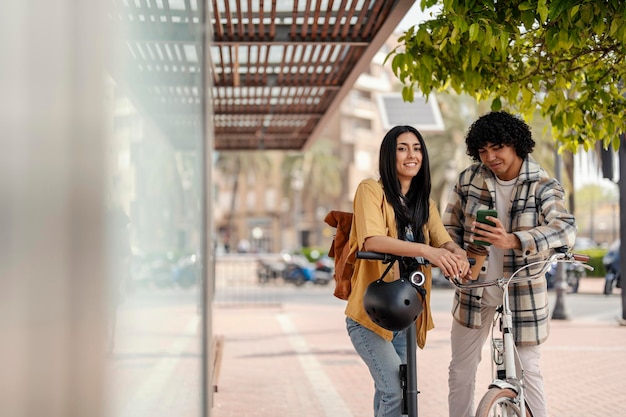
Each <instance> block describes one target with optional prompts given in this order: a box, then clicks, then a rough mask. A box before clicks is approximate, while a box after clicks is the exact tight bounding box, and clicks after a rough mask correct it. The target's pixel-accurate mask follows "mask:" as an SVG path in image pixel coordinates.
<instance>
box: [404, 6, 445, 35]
mask: <svg viewBox="0 0 626 417" xmlns="http://www.w3.org/2000/svg"><path fill="white" fill-rule="evenodd" d="M432 10H436V8H430V9H428V10H427V11H425V12H422V10H421V8H420V0H416V1H415V4H413V7H411V8H410V9H409V11H408V12H407V14H406V16H405V17H404V19H402V20H401V21H400V23H399V24H398V26H397V29H398V30H403V31H404V30H407V29H408V28H410V27H411V26H414V25H416V24H417V23H419V22H423V21H424V20H428V19H430V11H432Z"/></svg>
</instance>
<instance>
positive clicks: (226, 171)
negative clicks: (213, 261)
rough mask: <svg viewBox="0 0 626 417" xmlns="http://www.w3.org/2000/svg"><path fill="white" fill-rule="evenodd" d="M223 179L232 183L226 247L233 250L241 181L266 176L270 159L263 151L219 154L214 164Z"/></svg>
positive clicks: (269, 166)
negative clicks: (250, 177) (254, 176)
mask: <svg viewBox="0 0 626 417" xmlns="http://www.w3.org/2000/svg"><path fill="white" fill-rule="evenodd" d="M215 166H216V167H217V169H218V170H219V171H220V172H221V173H222V175H223V176H224V178H226V179H230V180H231V181H232V191H231V200H230V210H229V213H228V247H229V248H234V247H235V245H236V243H237V242H236V241H235V238H236V237H237V236H235V235H236V233H235V214H236V213H237V196H238V191H239V183H240V181H241V179H242V178H243V179H247V178H248V176H249V175H256V176H259V177H263V176H266V175H267V174H268V173H269V172H270V170H271V167H272V164H271V160H270V157H269V155H268V153H267V152H265V151H226V152H220V153H219V155H218V157H217V161H216V163H215Z"/></svg>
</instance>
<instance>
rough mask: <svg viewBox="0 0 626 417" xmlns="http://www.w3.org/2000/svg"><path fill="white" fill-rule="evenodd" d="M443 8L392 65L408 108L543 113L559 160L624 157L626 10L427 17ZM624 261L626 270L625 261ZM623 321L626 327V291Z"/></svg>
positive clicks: (543, 9) (552, 8)
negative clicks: (425, 100) (450, 103)
mask: <svg viewBox="0 0 626 417" xmlns="http://www.w3.org/2000/svg"><path fill="white" fill-rule="evenodd" d="M435 5H439V6H441V8H440V9H439V11H438V12H436V13H437V14H436V15H435V16H434V18H432V19H430V20H428V21H426V22H424V23H421V24H420V25H419V26H413V27H411V28H409V29H408V30H407V31H406V32H405V33H404V34H403V35H402V36H401V37H400V38H399V40H398V41H399V45H398V47H396V48H395V49H394V50H392V51H391V52H390V53H389V55H388V57H387V58H388V59H389V58H391V67H392V71H393V72H394V74H395V75H396V76H397V77H398V78H399V79H400V81H401V82H402V83H403V84H404V87H403V89H402V95H403V97H404V99H405V100H406V101H413V94H414V90H415V89H419V90H421V92H422V93H423V94H424V95H425V96H428V94H430V93H431V92H432V91H433V90H435V91H443V90H445V89H446V88H448V87H450V88H452V89H453V90H454V91H456V92H457V93H467V94H469V95H470V96H472V97H474V98H475V99H476V100H477V101H490V105H491V109H492V110H494V111H496V110H500V109H502V108H506V109H510V110H512V111H514V112H516V113H520V114H522V115H523V116H524V118H525V119H526V120H529V121H530V120H532V118H533V116H534V114H535V113H536V112H538V113H539V114H540V115H541V116H543V117H545V118H547V119H548V120H550V123H551V126H552V136H553V138H554V139H555V140H556V141H557V143H558V144H559V148H560V151H561V152H562V151H564V150H567V151H570V153H576V152H577V151H578V150H579V149H580V148H581V147H582V148H583V149H584V150H585V151H588V150H591V149H595V145H596V143H601V144H602V146H603V147H604V148H609V147H612V149H613V150H618V149H619V153H620V156H622V155H626V152H625V150H624V149H623V147H621V148H620V143H621V141H622V140H625V138H626V127H625V126H624V120H623V118H624V114H626V88H625V83H624V81H625V80H626V77H625V76H626V65H625V64H626V62H625V61H626V2H624V1H623V0H509V1H501V0H500V1H497V0H474V1H465V0H443V1H437V0H421V7H422V10H425V9H427V8H430V7H433V6H435ZM566 165H567V164H566ZM624 165H626V164H620V171H621V172H620V174H622V173H626V168H624V169H622V167H623V166H624ZM620 178H622V180H621V181H620V183H621V184H620V191H621V192H620V202H621V203H623V204H624V205H622V207H624V206H625V205H626V179H624V177H623V176H620ZM624 212H626V210H621V214H620V217H621V219H620V220H621V225H622V230H621V233H620V235H621V237H622V240H626V225H624V224H625V223H626V215H625V214H624ZM621 259H622V262H621V267H622V269H624V270H626V254H625V253H622V256H621ZM622 319H624V324H626V291H624V292H622Z"/></svg>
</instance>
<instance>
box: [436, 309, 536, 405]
mask: <svg viewBox="0 0 626 417" xmlns="http://www.w3.org/2000/svg"><path fill="white" fill-rule="evenodd" d="M495 310H496V309H495V307H489V306H483V307H482V310H481V315H482V323H483V326H482V327H481V328H480V329H470V328H467V327H464V326H462V325H460V324H459V323H458V322H457V321H456V320H454V319H453V320H452V330H451V332H450V337H451V345H452V359H451V360H450V366H449V368H448V371H449V372H448V388H449V391H448V411H449V416H450V417H473V416H474V412H475V411H476V405H478V404H474V391H475V386H476V370H477V369H478V364H479V363H480V360H481V353H482V348H483V346H484V344H485V341H486V340H487V338H488V336H489V332H490V330H491V324H492V322H493V317H494V314H495ZM518 353H519V357H520V361H521V363H522V366H523V367H524V376H525V381H526V390H525V391H524V392H525V394H526V401H527V402H528V405H529V407H530V409H531V410H532V412H533V417H547V415H548V413H547V407H546V400H545V396H544V388H543V377H542V376H541V371H540V368H539V364H540V361H541V350H540V347H539V346H529V347H522V348H518ZM490 354H491V351H489V354H488V355H490ZM487 359H488V360H490V357H489V356H488V357H487ZM489 382H490V381H484V383H483V384H484V385H481V386H480V387H479V390H480V395H481V396H482V393H483V392H487V388H488V383H489Z"/></svg>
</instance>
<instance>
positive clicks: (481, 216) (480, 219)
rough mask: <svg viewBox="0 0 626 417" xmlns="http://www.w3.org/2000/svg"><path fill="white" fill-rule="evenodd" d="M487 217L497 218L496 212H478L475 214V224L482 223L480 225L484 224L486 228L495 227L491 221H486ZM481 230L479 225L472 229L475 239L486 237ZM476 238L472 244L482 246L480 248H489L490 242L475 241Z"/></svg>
mask: <svg viewBox="0 0 626 417" xmlns="http://www.w3.org/2000/svg"><path fill="white" fill-rule="evenodd" d="M487 217H495V218H497V217H498V212H497V211H496V210H478V212H477V213H476V222H477V223H482V224H486V225H488V226H492V227H495V226H496V224H495V223H494V222H493V221H491V220H487ZM481 231H482V228H481V227H480V225H477V226H476V227H474V235H475V236H476V237H483V238H485V237H486V236H484V235H483V234H482V233H481ZM476 237H475V238H474V243H475V244H477V245H482V246H490V245H491V242H487V241H484V240H480V239H476Z"/></svg>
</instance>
